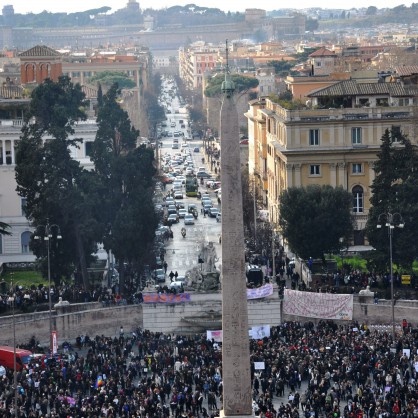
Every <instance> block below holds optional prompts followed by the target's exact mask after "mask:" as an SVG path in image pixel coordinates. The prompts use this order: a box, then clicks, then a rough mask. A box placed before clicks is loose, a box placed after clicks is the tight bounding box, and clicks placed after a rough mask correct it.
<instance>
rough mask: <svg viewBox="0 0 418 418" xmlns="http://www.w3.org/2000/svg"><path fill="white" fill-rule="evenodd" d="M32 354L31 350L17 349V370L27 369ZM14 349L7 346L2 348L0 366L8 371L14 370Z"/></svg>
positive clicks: (0, 347) (0, 350) (0, 348)
mask: <svg viewBox="0 0 418 418" xmlns="http://www.w3.org/2000/svg"><path fill="white" fill-rule="evenodd" d="M31 355H32V352H31V351H29V350H22V349H21V348H16V370H22V369H24V368H27V366H28V364H29V362H30V360H31ZM13 356H14V348H13V347H8V346H6V345H1V346H0V365H2V366H4V367H6V369H12V370H13V369H14V362H13Z"/></svg>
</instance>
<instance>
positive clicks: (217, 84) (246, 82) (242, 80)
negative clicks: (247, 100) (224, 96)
mask: <svg viewBox="0 0 418 418" xmlns="http://www.w3.org/2000/svg"><path fill="white" fill-rule="evenodd" d="M231 79H232V81H233V82H234V84H235V92H236V93H241V92H243V91H247V90H251V89H253V88H255V87H257V86H258V80H257V79H256V78H253V77H245V76H243V75H240V74H232V75H231ZM224 80H225V75H224V74H216V75H215V76H214V77H212V78H211V79H209V82H208V85H207V87H206V89H205V96H206V97H215V96H218V95H220V94H221V93H222V83H223V81H224Z"/></svg>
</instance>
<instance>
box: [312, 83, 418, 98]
mask: <svg viewBox="0 0 418 418" xmlns="http://www.w3.org/2000/svg"><path fill="white" fill-rule="evenodd" d="M417 93H418V87H417V86H403V85H402V84H401V83H356V82H355V81H354V80H345V81H341V82H340V83H336V84H333V85H332V86H328V87H324V88H321V89H317V90H313V91H311V92H310V93H309V94H308V97H324V96H373V95H382V94H386V95H389V96H391V97H405V96H416V95H417Z"/></svg>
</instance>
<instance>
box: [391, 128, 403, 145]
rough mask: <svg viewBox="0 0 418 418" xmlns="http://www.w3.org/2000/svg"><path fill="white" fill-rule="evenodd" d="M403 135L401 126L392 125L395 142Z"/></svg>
mask: <svg viewBox="0 0 418 418" xmlns="http://www.w3.org/2000/svg"><path fill="white" fill-rule="evenodd" d="M401 135H402V131H401V127H400V126H395V125H392V139H393V142H399V137H400V136H401Z"/></svg>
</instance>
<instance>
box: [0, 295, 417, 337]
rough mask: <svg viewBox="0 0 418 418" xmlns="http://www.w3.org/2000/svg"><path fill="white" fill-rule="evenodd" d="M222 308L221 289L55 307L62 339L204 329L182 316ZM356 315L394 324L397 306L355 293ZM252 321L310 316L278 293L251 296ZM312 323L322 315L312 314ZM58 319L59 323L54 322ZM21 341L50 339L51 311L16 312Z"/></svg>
mask: <svg viewBox="0 0 418 418" xmlns="http://www.w3.org/2000/svg"><path fill="white" fill-rule="evenodd" d="M211 311H212V312H213V313H218V314H219V313H220V312H221V294H220V293H207V294H205V293H191V302H187V303H181V304H171V305H168V304H156V303H155V304H142V305H127V306H112V307H102V306H101V304H100V303H80V304H73V305H69V306H67V307H65V306H64V307H62V308H58V307H57V309H56V310H53V311H52V317H53V321H55V323H56V329H57V331H58V340H59V342H60V343H62V342H63V341H64V340H68V341H72V342H73V341H74V340H75V338H76V337H77V336H78V335H81V334H88V335H97V334H104V335H111V336H115V335H118V334H119V329H120V326H121V325H123V327H124V330H125V332H130V331H132V330H134V329H136V328H137V327H141V328H145V329H149V330H151V331H158V332H171V333H182V334H183V333H184V334H190V333H196V332H202V330H203V329H202V328H200V327H198V326H196V325H193V324H192V323H190V322H186V321H184V320H182V318H188V319H198V317H201V318H203V317H204V316H205V313H208V312H211ZM353 314H354V320H357V321H359V322H360V323H366V324H368V325H375V324H376V325H377V324H386V325H387V324H391V321H392V309H391V303H390V301H386V300H380V301H379V303H378V304H374V302H373V298H370V297H363V298H362V299H361V300H360V297H359V296H358V295H355V296H354V313H353ZM248 316H249V318H248V319H249V326H250V327H251V326H254V325H271V326H274V325H278V324H280V322H281V318H283V321H294V320H297V321H302V322H303V321H307V320H310V319H309V318H301V317H294V316H290V315H282V314H281V301H280V300H279V299H278V296H277V292H275V293H274V295H272V296H270V297H268V298H265V299H261V300H250V301H248ZM404 318H405V319H406V320H407V321H408V322H409V323H411V324H412V325H413V326H416V325H417V323H418V301H406V300H402V301H397V302H396V305H395V322H396V324H398V325H399V324H400V323H401V322H402V319H404ZM312 321H313V322H317V321H318V320H315V319H312ZM53 323H54V322H53ZM15 328H16V341H17V342H18V343H27V342H28V341H29V339H30V337H31V336H32V335H35V337H36V339H37V340H39V341H41V343H42V344H47V341H48V332H49V312H48V311H46V312H38V313H34V314H25V315H15ZM12 344H13V318H12V316H6V317H2V318H0V345H12Z"/></svg>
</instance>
